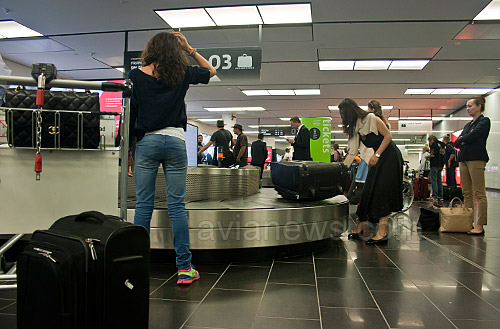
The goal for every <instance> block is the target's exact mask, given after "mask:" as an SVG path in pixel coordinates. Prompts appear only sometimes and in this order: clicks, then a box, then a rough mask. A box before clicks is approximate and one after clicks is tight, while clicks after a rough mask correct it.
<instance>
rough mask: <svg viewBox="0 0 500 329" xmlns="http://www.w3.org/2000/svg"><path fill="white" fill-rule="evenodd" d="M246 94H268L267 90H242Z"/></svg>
mask: <svg viewBox="0 0 500 329" xmlns="http://www.w3.org/2000/svg"><path fill="white" fill-rule="evenodd" d="M241 92H242V93H244V94H245V95H247V96H269V92H268V91H267V90H242V91H241Z"/></svg>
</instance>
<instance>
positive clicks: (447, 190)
mask: <svg viewBox="0 0 500 329" xmlns="http://www.w3.org/2000/svg"><path fill="white" fill-rule="evenodd" d="M456 197H458V198H460V200H462V201H463V200H464V195H463V193H462V188H461V187H452V186H443V199H444V200H451V199H453V198H456Z"/></svg>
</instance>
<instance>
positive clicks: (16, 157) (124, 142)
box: [0, 64, 132, 290]
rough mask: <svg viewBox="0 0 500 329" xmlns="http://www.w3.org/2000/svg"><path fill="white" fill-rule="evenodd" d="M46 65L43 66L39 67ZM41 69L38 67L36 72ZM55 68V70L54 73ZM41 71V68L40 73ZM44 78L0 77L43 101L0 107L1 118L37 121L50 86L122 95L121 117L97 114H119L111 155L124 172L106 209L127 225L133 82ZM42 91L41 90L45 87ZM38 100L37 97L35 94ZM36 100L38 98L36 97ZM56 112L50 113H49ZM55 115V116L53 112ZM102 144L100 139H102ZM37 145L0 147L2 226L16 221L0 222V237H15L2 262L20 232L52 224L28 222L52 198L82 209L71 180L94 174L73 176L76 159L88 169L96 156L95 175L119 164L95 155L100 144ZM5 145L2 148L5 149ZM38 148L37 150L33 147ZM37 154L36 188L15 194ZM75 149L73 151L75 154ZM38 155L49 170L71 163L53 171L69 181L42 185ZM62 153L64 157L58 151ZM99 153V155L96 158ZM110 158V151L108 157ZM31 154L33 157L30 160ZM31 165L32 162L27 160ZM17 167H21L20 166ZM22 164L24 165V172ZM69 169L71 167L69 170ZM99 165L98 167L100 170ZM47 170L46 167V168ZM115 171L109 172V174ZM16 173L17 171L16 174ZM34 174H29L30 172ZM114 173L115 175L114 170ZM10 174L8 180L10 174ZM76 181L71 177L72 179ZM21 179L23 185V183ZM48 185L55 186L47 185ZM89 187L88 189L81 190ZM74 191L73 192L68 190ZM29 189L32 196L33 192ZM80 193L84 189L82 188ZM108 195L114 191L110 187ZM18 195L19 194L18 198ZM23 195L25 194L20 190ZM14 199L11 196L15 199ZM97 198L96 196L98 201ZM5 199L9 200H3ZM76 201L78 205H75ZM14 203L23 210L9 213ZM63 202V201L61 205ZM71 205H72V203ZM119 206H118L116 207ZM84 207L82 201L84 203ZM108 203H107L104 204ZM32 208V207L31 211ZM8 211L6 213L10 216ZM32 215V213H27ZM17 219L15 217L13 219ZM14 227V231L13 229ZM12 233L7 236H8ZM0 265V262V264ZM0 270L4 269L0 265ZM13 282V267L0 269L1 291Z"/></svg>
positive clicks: (0, 252)
mask: <svg viewBox="0 0 500 329" xmlns="http://www.w3.org/2000/svg"><path fill="white" fill-rule="evenodd" d="M36 65H39V64H34V65H33V68H34V69H35V67H36ZM43 65H44V64H42V66H43ZM36 68H38V69H40V67H36ZM54 69H55V68H54ZM44 70H45V69H44ZM41 72H44V73H46V72H49V73H50V70H49V71H47V70H45V71H43V70H42V71H41ZM44 73H41V74H40V75H39V76H38V77H36V76H34V78H38V79H36V80H35V79H33V78H28V77H19V76H0V84H6V85H19V86H38V91H37V92H40V93H41V94H42V96H41V99H42V104H41V106H40V104H38V102H37V105H38V108H37V109H29V110H27V109H22V108H15V109H14V108H7V107H0V114H1V112H3V113H5V117H6V118H7V115H8V113H9V111H10V112H12V111H13V110H20V111H33V116H36V115H37V114H39V113H35V112H37V111H38V112H43V111H44V110H43V98H44V97H43V93H44V90H43V89H50V88H51V87H60V88H79V89H85V90H102V91H114V92H123V94H122V97H123V105H122V107H121V112H120V113H110V112H104V113H100V115H115V116H116V115H120V116H121V117H120V118H121V119H120V131H121V137H120V147H119V150H109V151H111V153H112V154H113V156H116V152H115V151H118V158H119V159H121V163H122V170H121V171H120V177H119V178H120V180H121V182H122V183H121V184H120V188H119V189H120V190H119V194H120V198H119V201H118V196H117V195H116V194H117V193H116V191H117V189H114V195H115V197H116V199H113V198H111V199H112V200H116V203H114V206H113V205H108V206H107V207H111V208H110V209H113V207H116V205H118V206H119V209H120V212H119V215H120V217H121V218H123V219H124V220H125V221H126V220H127V181H128V179H127V174H128V171H127V161H128V152H129V122H130V97H131V96H132V83H131V82H130V81H129V80H125V81H124V82H123V83H112V82H90V81H77V80H62V79H53V80H50V81H49V80H47V82H46V83H45V77H44V76H43V75H44ZM44 87H45V88H44ZM37 96H38V95H37ZM37 98H38V97H37ZM52 112H54V111H52ZM55 112H57V111H55ZM78 112H79V117H81V116H82V115H83V114H84V113H83V112H84V111H78ZM32 124H33V125H37V127H33V128H38V127H39V123H37V122H36V120H33V121H32ZM32 131H36V130H35V129H33V130H32ZM77 133H78V141H82V140H83V137H82V136H80V134H82V129H78V132H77ZM37 135H38V136H39V135H40V132H38V134H37ZM101 143H102V140H101ZM37 144H38V145H34V147H20V148H17V147H15V146H14V145H9V147H2V145H0V154H2V152H3V153H4V154H3V155H0V158H3V159H2V161H5V162H4V163H3V164H4V167H3V168H2V169H3V172H4V174H5V175H6V176H5V177H6V178H9V179H3V178H4V177H0V182H1V183H0V184H1V186H0V197H4V196H7V198H3V199H4V201H6V202H5V205H6V206H7V207H6V208H8V209H6V210H5V212H4V214H3V216H2V217H3V221H6V217H11V216H12V217H17V218H8V219H7V221H8V222H9V223H12V225H8V223H7V222H2V228H3V229H5V230H6V231H3V232H1V233H7V234H13V237H12V238H11V239H10V240H9V241H7V243H5V244H4V245H3V246H1V247H0V260H2V259H3V256H4V254H5V252H6V251H7V250H8V249H9V248H10V247H12V246H13V245H14V244H15V243H16V242H17V241H19V240H20V239H21V238H22V237H23V236H24V233H19V231H24V232H32V231H34V230H35V229H37V228H39V227H40V226H44V225H45V226H47V225H50V224H51V223H49V222H47V221H46V222H43V223H40V222H36V223H34V224H35V225H36V226H34V227H30V225H31V223H30V222H29V219H30V218H31V217H34V216H33V213H35V214H37V212H39V213H42V214H43V211H42V210H41V209H39V208H37V206H41V205H43V204H47V202H50V201H53V200H54V195H57V196H59V197H60V196H61V195H67V198H68V200H62V201H63V202H60V204H62V205H63V206H64V207H65V211H72V210H68V209H71V207H75V208H78V207H81V205H79V204H78V193H80V194H81V193H83V192H77V193H72V192H73V191H75V190H78V186H77V188H76V189H74V188H72V186H71V184H72V183H73V182H74V179H80V181H82V182H83V181H85V180H89V179H88V178H89V176H90V175H91V174H92V173H91V174H89V175H88V176H85V172H83V174H81V173H79V172H77V173H75V171H78V169H79V168H76V169H77V170H74V169H75V168H74V166H75V164H76V165H77V166H78V164H79V159H78V158H79V155H84V156H82V158H83V160H81V161H80V163H81V165H82V166H84V165H88V164H89V163H90V164H92V162H93V161H92V159H93V158H94V157H95V158H97V159H96V161H95V162H97V164H96V165H95V166H92V168H91V169H92V170H94V172H97V171H98V170H99V169H102V166H107V167H110V166H109V165H110V164H113V163H116V162H117V161H116V160H117V159H116V158H115V157H111V156H107V155H106V156H104V155H102V156H98V155H99V153H106V152H100V151H106V148H105V146H104V145H101V146H100V148H99V149H94V150H85V149H84V148H83V143H79V144H78V147H77V148H72V149H66V148H63V147H60V144H59V147H57V146H56V147H54V148H41V147H40V146H41V145H40V144H41V143H37ZM3 146H5V145H3ZM37 146H38V147H37ZM35 150H36V162H35V172H36V179H37V182H36V183H33V184H39V185H38V186H37V185H33V186H34V188H31V189H26V190H29V191H26V192H25V193H19V190H17V188H18V186H19V185H20V186H22V185H23V184H24V183H25V182H26V176H28V175H26V173H27V172H29V171H27V170H23V169H26V168H28V166H29V167H31V168H33V167H32V164H33V162H31V163H30V164H29V163H28V161H29V158H30V157H31V159H35V156H33V155H34V153H35V152H32V151H35ZM67 150H72V151H73V152H66V151H67ZM75 150H76V152H75ZM40 151H44V153H46V154H47V157H48V160H49V161H48V162H49V165H47V167H49V166H51V165H54V164H58V165H59V164H60V163H61V162H63V161H65V160H68V161H70V163H69V164H68V165H67V166H66V167H69V168H67V169H68V170H66V171H64V169H66V168H64V165H63V167H57V168H54V170H53V171H57V170H61V172H62V173H63V174H67V173H72V174H70V175H68V176H71V177H68V176H66V177H65V181H66V180H67V181H68V182H55V180H54V179H53V177H54V176H50V175H49V174H48V177H47V180H48V182H43V180H44V178H43V177H41V169H42V167H41V156H39V155H40ZM60 151H63V152H60ZM95 152H97V153H95ZM68 153H70V154H68ZM107 153H110V152H107ZM30 154H31V156H30ZM31 161H32V160H31ZM20 162H22V163H21V164H20ZM23 165H26V166H25V167H26V168H24V167H23ZM72 166H73V167H72ZM99 166H101V167H99ZM49 168H50V167H49ZM84 169H85V167H82V170H84ZM113 169H115V168H111V170H113ZM14 170H15V171H14ZM31 170H33V169H31ZM107 170H108V172H106V173H103V174H102V175H103V176H105V177H108V176H109V177H113V178H118V177H116V176H113V175H108V174H109V168H107ZM115 171H116V170H115ZM12 172H18V173H19V175H23V176H24V177H23V179H22V180H21V179H20V180H19V181H16V184H12V185H15V186H10V185H9V183H10V182H12V177H10V176H13V175H12ZM9 174H10V175H9ZM73 176H74V177H73ZM100 178H101V177H99V178H96V179H93V180H92V179H90V181H96V180H97V181H99V179H100ZM23 180H24V181H23ZM33 180H35V177H33ZM38 180H41V181H42V182H39V181H38ZM51 183H53V184H52V185H51ZM102 183H103V185H105V182H102ZM115 183H116V187H117V186H118V179H116V182H115ZM84 187H87V186H84ZM95 187H96V190H99V189H102V187H101V186H95ZM39 188H43V189H42V190H39ZM65 188H70V190H69V192H68V191H66V190H65ZM71 188H72V189H71ZM32 190H33V191H32ZM82 190H85V188H83V189H82ZM110 190H111V191H112V190H113V188H112V187H111V189H110ZM16 192H17V193H18V194H19V195H16ZM23 192H24V191H23ZM13 194H15V195H13ZM30 196H32V197H33V196H34V197H33V198H34V199H37V200H35V201H36V202H34V201H33V200H30ZM99 197H100V196H97V198H99ZM6 199H7V200H6ZM75 199H76V201H74V200H75ZM12 200H17V201H19V202H20V204H22V202H24V203H25V204H26V205H27V206H26V207H19V208H20V209H19V208H16V209H15V208H11V209H9V203H15V202H12ZM64 201H67V202H64ZM72 201H73V202H72ZM118 202H119V203H118ZM82 203H84V202H82ZM108 203H109V202H108ZM30 205H31V207H30ZM9 210H10V211H9ZM23 210H25V211H26V214H25V213H24V212H23ZM30 211H32V213H29V212H30ZM73 212H74V213H77V212H80V209H76V210H74V211H73ZM13 214H15V215H13ZM42 214H40V217H39V218H41V217H43V215H42ZM46 217H48V220H50V221H54V220H55V219H56V218H58V217H61V216H60V214H52V216H50V217H49V215H46ZM16 225H17V226H16ZM7 231H10V232H7ZM2 264H4V262H2ZM2 267H5V266H4V265H2ZM15 279H16V267H15V265H14V266H12V267H11V268H0V282H2V281H3V282H7V284H3V285H0V290H4V289H15V288H17V285H16V284H15Z"/></svg>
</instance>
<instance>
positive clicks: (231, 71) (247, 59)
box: [124, 47, 262, 82]
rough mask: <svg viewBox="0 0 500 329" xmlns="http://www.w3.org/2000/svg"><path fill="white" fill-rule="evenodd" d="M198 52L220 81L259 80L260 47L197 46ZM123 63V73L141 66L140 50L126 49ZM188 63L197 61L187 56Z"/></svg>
mask: <svg viewBox="0 0 500 329" xmlns="http://www.w3.org/2000/svg"><path fill="white" fill-rule="evenodd" d="M198 53H199V54H201V55H202V56H203V57H205V58H206V59H207V60H208V61H209V62H210V64H212V66H213V67H214V68H215V69H216V70H217V77H218V78H219V79H220V80H221V81H222V82H226V81H242V80H243V81H260V68H261V62H262V49H261V48H260V47H238V48H199V49H198ZM124 64H125V74H128V72H130V70H132V69H134V68H141V67H142V63H141V51H126V52H125V54H124ZM189 65H197V63H196V61H195V60H194V59H193V58H191V57H189Z"/></svg>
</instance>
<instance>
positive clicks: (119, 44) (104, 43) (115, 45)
mask: <svg viewBox="0 0 500 329" xmlns="http://www.w3.org/2000/svg"><path fill="white" fill-rule="evenodd" d="M52 39H54V40H56V41H58V42H60V43H62V44H65V45H67V46H68V47H71V48H73V49H74V50H75V51H76V52H77V53H80V54H90V53H94V55H93V56H94V57H109V56H116V55H117V54H122V56H123V50H124V46H125V33H102V34H85V35H72V36H62V37H52Z"/></svg>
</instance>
